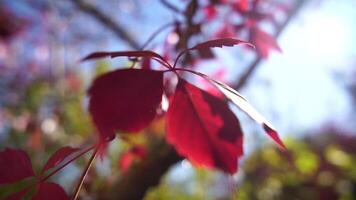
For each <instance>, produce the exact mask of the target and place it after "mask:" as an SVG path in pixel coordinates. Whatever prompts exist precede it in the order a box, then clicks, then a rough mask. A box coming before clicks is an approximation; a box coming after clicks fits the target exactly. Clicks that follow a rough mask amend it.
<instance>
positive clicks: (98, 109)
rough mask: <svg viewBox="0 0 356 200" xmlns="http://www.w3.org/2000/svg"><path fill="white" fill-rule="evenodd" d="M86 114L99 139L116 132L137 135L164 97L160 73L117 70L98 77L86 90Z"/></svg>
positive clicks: (154, 113)
mask: <svg viewBox="0 0 356 200" xmlns="http://www.w3.org/2000/svg"><path fill="white" fill-rule="evenodd" d="M88 94H89V97H90V101H89V111H90V113H91V115H92V118H93V121H94V123H95V125H96V127H97V129H98V131H99V134H100V136H101V139H104V140H107V139H111V138H113V137H114V136H115V135H114V134H115V131H126V132H137V131H140V130H141V129H143V128H145V127H146V126H147V125H148V124H149V123H150V122H151V121H152V120H153V119H154V117H155V116H156V109H157V108H158V107H159V105H160V103H161V100H162V94H163V72H162V71H153V70H140V69H119V70H115V71H113V72H109V73H106V74H104V75H102V76H100V77H98V78H97V79H96V80H95V81H94V83H93V84H92V86H91V87H90V89H89V91H88Z"/></svg>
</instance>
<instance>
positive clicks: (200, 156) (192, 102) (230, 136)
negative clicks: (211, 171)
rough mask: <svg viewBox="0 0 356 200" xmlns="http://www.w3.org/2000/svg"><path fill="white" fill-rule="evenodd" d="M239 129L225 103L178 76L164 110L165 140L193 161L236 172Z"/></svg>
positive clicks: (241, 152) (238, 124) (239, 153)
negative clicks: (166, 107)
mask: <svg viewBox="0 0 356 200" xmlns="http://www.w3.org/2000/svg"><path fill="white" fill-rule="evenodd" d="M242 139H243V138H242V130H241V127H240V123H239V121H238V119H237V118H236V116H235V115H234V114H233V113H232V112H231V111H230V109H229V107H228V105H227V104H226V103H225V102H224V101H223V100H222V99H220V98H218V97H215V96H213V95H211V94H209V93H207V92H205V91H203V90H201V89H199V88H197V87H195V86H194V85H192V84H190V83H188V82H186V81H184V80H182V79H180V80H179V83H178V85H177V88H176V92H175V94H174V96H173V98H172V99H171V103H170V106H169V108H168V112H167V140H168V142H169V143H171V144H172V145H173V146H174V147H175V149H176V150H177V151H178V153H179V154H181V155H182V156H185V157H187V158H188V159H189V160H190V161H192V162H193V163H196V164H199V165H202V166H206V167H213V168H219V169H221V170H223V171H225V172H228V173H231V174H232V173H235V172H236V171H237V159H238V157H240V156H241V155H242V154H243V150H242V141H243V140H242Z"/></svg>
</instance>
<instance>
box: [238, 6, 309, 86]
mask: <svg viewBox="0 0 356 200" xmlns="http://www.w3.org/2000/svg"><path fill="white" fill-rule="evenodd" d="M305 2H306V0H296V4H295V5H294V7H293V9H292V10H291V11H290V13H289V15H288V16H287V18H286V20H285V21H284V22H283V23H282V24H280V25H279V26H277V28H276V33H275V38H278V37H279V35H280V34H281V33H282V31H283V30H284V29H285V27H286V26H287V25H288V24H289V22H290V21H291V19H293V17H295V15H296V14H297V13H298V11H299V10H300V9H301V8H302V6H303V5H304V3H305ZM262 60H263V59H262V58H261V57H260V56H257V58H256V59H255V60H254V61H253V62H252V63H251V64H250V65H249V67H247V69H246V71H245V72H244V73H242V75H241V77H240V78H239V81H238V82H237V83H236V85H235V86H234V87H233V88H234V89H235V90H240V89H241V88H243V87H244V86H245V85H246V83H247V81H248V79H249V78H250V77H251V76H252V74H253V73H254V72H255V71H256V69H257V67H258V66H259V64H260V62H261V61H262Z"/></svg>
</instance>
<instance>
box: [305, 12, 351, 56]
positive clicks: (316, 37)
mask: <svg viewBox="0 0 356 200" xmlns="http://www.w3.org/2000/svg"><path fill="white" fill-rule="evenodd" d="M348 27H349V26H348V24H347V23H346V22H345V20H342V19H340V17H337V16H333V15H328V14H325V13H324V14H321V13H319V14H315V15H314V16H310V17H308V19H307V23H306V26H305V39H306V41H305V44H306V47H307V48H306V49H307V50H308V52H309V53H311V54H312V55H314V56H317V58H321V57H325V56H331V57H333V56H337V55H340V54H342V52H344V51H345V49H347V48H346V47H347V45H348V41H350V30H349V28H348Z"/></svg>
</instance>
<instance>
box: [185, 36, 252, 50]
mask: <svg viewBox="0 0 356 200" xmlns="http://www.w3.org/2000/svg"><path fill="white" fill-rule="evenodd" d="M238 44H246V45H249V46H251V47H254V46H253V45H252V44H251V43H249V42H246V41H242V40H238V39H234V38H221V39H215V40H209V41H206V42H203V43H200V44H197V45H196V46H194V47H192V48H190V49H189V50H198V49H206V48H214V47H224V46H230V47H231V46H235V45H238Z"/></svg>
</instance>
